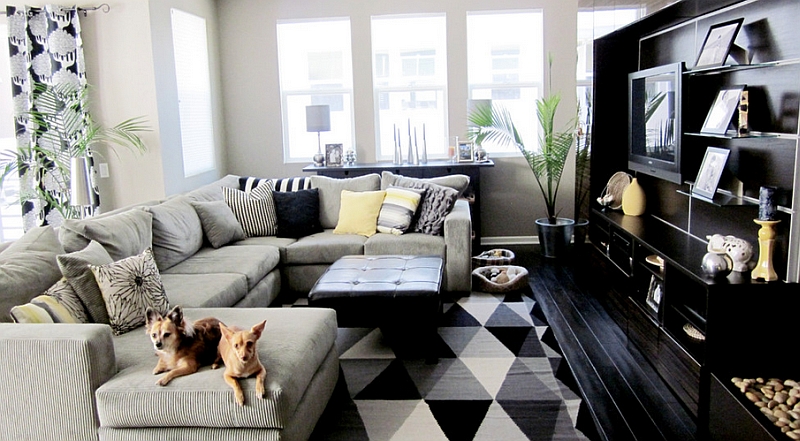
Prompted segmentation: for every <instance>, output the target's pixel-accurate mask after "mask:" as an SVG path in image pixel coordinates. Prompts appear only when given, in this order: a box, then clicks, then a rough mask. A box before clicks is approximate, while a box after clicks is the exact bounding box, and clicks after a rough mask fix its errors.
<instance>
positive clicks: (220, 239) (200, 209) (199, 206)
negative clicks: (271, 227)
mask: <svg viewBox="0 0 800 441" xmlns="http://www.w3.org/2000/svg"><path fill="white" fill-rule="evenodd" d="M192 207H194V210H195V211H196V212H197V216H198V217H199V218H200V224H201V225H202V227H203V233H205V235H206V238H207V239H208V242H209V243H210V244H211V246H212V247H214V248H219V247H221V246H223V245H227V244H229V243H231V242H235V241H238V240H242V239H244V238H245V237H246V236H245V234H244V230H243V229H242V224H240V223H239V221H238V220H236V216H234V215H233V211H231V207H229V206H228V204H227V203H226V202H224V201H208V202H206V201H192Z"/></svg>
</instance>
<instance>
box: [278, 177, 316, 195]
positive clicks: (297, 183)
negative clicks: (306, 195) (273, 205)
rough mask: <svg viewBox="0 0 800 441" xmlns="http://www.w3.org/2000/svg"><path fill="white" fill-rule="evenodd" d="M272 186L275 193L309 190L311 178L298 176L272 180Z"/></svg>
mask: <svg viewBox="0 0 800 441" xmlns="http://www.w3.org/2000/svg"><path fill="white" fill-rule="evenodd" d="M272 186H273V187H274V188H275V191H297V190H308V189H309V188H311V177H310V176H300V177H296V178H283V179H273V180H272Z"/></svg>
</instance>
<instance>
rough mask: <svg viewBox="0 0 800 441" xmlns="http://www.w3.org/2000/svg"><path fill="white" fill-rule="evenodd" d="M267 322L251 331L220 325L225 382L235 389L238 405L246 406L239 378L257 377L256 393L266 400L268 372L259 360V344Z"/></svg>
mask: <svg viewBox="0 0 800 441" xmlns="http://www.w3.org/2000/svg"><path fill="white" fill-rule="evenodd" d="M266 324H267V321H266V320H264V321H263V322H261V323H259V324H257V325H255V326H253V327H252V328H250V330H249V331H243V330H241V329H240V328H237V327H234V326H232V327H230V328H228V327H227V326H225V325H224V324H223V323H220V324H219V329H220V331H221V332H222V338H221V339H220V340H219V356H220V358H222V361H224V362H225V374H224V378H225V382H226V383H228V385H229V386H230V387H232V388H233V393H234V396H235V397H236V403H237V404H239V405H240V406H244V393H243V392H242V387H241V386H240V385H239V382H238V381H237V380H236V379H237V378H249V377H252V376H253V375H256V392H257V393H258V397H259V398H262V399H263V398H264V396H265V395H266V391H265V389H264V379H265V378H266V377H267V370H266V369H264V366H263V365H262V364H261V361H260V360H259V359H258V350H257V347H256V346H257V342H258V339H259V338H261V333H262V332H264V326H265V325H266Z"/></svg>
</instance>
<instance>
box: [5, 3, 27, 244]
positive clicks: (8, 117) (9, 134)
mask: <svg viewBox="0 0 800 441" xmlns="http://www.w3.org/2000/svg"><path fill="white" fill-rule="evenodd" d="M0 35H8V27H7V26H6V18H5V17H2V18H0ZM10 78H11V72H10V70H9V59H8V50H0V152H5V151H6V150H16V149H17V137H16V136H15V135H14V117H13V111H12V109H13V106H14V104H13V102H12V100H11V81H10V80H9V79H10ZM3 154H4V153H3ZM22 234H23V229H22V206H21V205H20V204H19V176H18V175H16V174H11V175H8V176H7V177H6V179H5V182H4V185H3V189H2V192H0V242H7V241H10V240H16V239H19V238H20V237H22Z"/></svg>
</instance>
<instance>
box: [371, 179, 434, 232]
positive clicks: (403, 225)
mask: <svg viewBox="0 0 800 441" xmlns="http://www.w3.org/2000/svg"><path fill="white" fill-rule="evenodd" d="M424 195H425V190H420V189H416V188H403V187H389V188H387V189H386V198H385V199H384V200H383V205H381V212H380V214H379V215H378V231H379V232H381V233H391V234H395V235H398V236H399V235H401V234H403V233H405V232H406V231H407V230H408V228H409V227H410V226H411V221H412V220H413V219H414V214H415V213H416V212H417V207H419V203H420V201H421V200H422V198H423V196H424Z"/></svg>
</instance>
